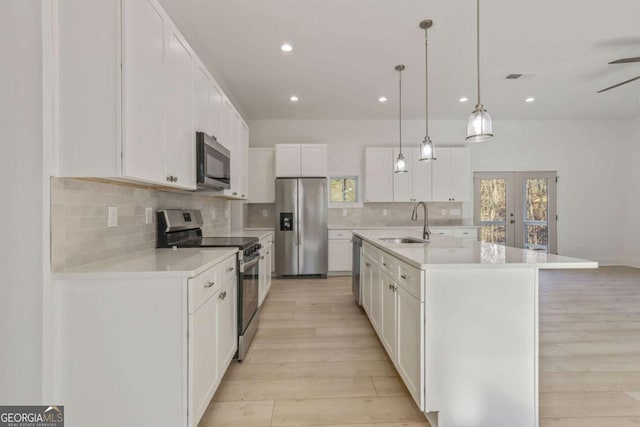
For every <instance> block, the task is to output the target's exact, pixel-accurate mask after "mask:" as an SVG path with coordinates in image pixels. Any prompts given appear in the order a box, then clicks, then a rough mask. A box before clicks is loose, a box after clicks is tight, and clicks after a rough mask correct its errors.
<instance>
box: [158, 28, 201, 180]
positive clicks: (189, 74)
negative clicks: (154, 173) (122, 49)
mask: <svg viewBox="0 0 640 427" xmlns="http://www.w3.org/2000/svg"><path fill="white" fill-rule="evenodd" d="M193 62H194V58H193V53H192V51H191V49H190V48H189V46H188V45H187V43H186V41H185V40H184V39H183V38H182V36H181V35H180V33H179V32H178V30H177V29H176V28H171V31H169V35H168V48H167V52H166V79H167V83H166V85H165V87H166V90H165V97H166V106H165V111H166V116H165V135H166V139H165V163H164V164H165V173H166V174H167V181H168V182H173V183H174V184H175V185H177V186H180V187H186V188H195V185H196V183H195V148H194V147H195V132H194V131H193V74H194V73H193V71H194V70H193Z"/></svg>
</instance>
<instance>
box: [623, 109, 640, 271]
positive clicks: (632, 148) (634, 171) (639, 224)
mask: <svg viewBox="0 0 640 427" xmlns="http://www.w3.org/2000/svg"><path fill="white" fill-rule="evenodd" d="M629 135H630V137H629V140H628V141H629V144H628V151H627V156H626V163H625V166H626V168H625V169H626V170H627V171H628V175H627V179H626V180H625V181H624V184H623V185H624V187H625V197H624V199H625V202H626V206H625V208H626V222H625V224H626V227H625V232H624V239H625V255H626V263H627V264H628V265H632V266H634V267H639V268H640V166H638V163H639V162H640V117H638V118H636V119H635V120H632V121H630V122H629Z"/></svg>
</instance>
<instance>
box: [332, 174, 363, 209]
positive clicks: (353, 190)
mask: <svg viewBox="0 0 640 427" xmlns="http://www.w3.org/2000/svg"><path fill="white" fill-rule="evenodd" d="M330 183H331V194H330V200H329V201H330V202H331V203H358V177H357V176H336V177H331V178H330Z"/></svg>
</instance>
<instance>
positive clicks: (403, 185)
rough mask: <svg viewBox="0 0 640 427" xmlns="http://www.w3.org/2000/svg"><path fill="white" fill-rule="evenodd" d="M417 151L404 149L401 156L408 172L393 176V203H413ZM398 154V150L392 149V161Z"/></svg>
mask: <svg viewBox="0 0 640 427" xmlns="http://www.w3.org/2000/svg"><path fill="white" fill-rule="evenodd" d="M417 151H418V150H416V149H414V148H405V149H404V150H402V154H403V155H404V157H405V159H406V160H407V167H408V171H407V172H405V173H394V174H393V201H394V202H413V172H414V169H415V165H414V159H415V158H416V156H417V155H418V152H417ZM399 154H400V149H399V148H394V149H393V159H394V160H395V159H397V158H398V155H399Z"/></svg>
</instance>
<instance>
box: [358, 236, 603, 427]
mask: <svg viewBox="0 0 640 427" xmlns="http://www.w3.org/2000/svg"><path fill="white" fill-rule="evenodd" d="M354 234H355V235H357V236H358V237H360V238H362V239H363V241H364V248H363V255H362V257H363V263H361V265H362V266H363V267H362V268H363V272H362V273H361V278H362V279H361V286H365V287H369V288H370V289H369V290H368V295H370V301H371V302H372V304H369V306H368V308H367V307H365V303H364V302H363V307H365V311H366V312H367V314H368V316H369V318H370V320H371V322H372V325H373V326H374V329H376V331H377V332H378V334H379V335H380V338H381V341H382V342H383V345H384V346H385V348H386V349H387V352H389V355H390V357H391V359H392V361H393V362H394V365H395V366H396V368H397V369H398V371H399V373H400V376H401V377H402V378H403V380H404V382H405V384H406V385H407V387H408V388H409V390H410V391H411V390H412V387H411V386H413V388H414V389H415V392H413V393H412V396H413V397H414V399H415V400H416V403H417V404H418V406H419V407H420V410H421V411H423V412H424V413H425V414H426V416H427V418H428V419H429V421H430V422H431V424H432V426H433V427H436V426H439V427H463V426H465V427H466V426H474V427H484V426H486V427H489V426H491V427H496V426H505V427H507V426H519V427H536V426H538V272H539V270H540V269H575V268H597V266H598V264H597V263H596V262H593V261H586V260H581V259H576V258H570V257H565V256H560V255H554V254H547V253H542V252H538V251H530V250H523V249H517V248H511V247H505V246H501V245H496V244H491V243H481V242H475V241H469V240H461V239H450V238H439V239H433V240H432V241H431V242H430V243H425V244H415V243H412V244H394V243H388V242H384V241H381V240H380V239H379V237H380V236H379V235H377V234H376V233H375V232H354ZM367 264H368V265H369V266H368V267H367ZM367 268H368V269H372V270H371V271H372V272H370V273H368V275H367V274H365V273H366V272H365V269H367ZM376 268H377V269H378V271H377V272H376V271H375V269H376ZM412 275H413V276H416V279H415V281H416V282H418V283H417V285H416V286H415V287H414V288H413V289H412V287H411V283H412V281H411V280H410V279H411V277H412ZM367 279H369V280H368V282H367ZM405 290H406V291H408V293H411V291H413V292H412V295H413V296H415V297H416V301H415V303H416V305H415V307H419V309H417V308H416V309H415V310H414V312H415V313H419V315H416V316H413V317H411V318H410V317H408V316H406V315H405V316H403V313H407V312H408V311H407V310H406V309H403V307H411V305H410V304H407V303H406V301H412V300H411V299H409V298H406V297H404V298H403V293H404V292H405ZM362 292H363V295H364V294H366V293H367V291H366V290H363V291H362ZM391 292H394V293H395V296H388V295H391V294H390V293H391ZM378 294H380V296H379V297H378ZM378 300H379V301H380V303H379V304H377V305H376V304H375V302H376V301H378ZM385 301H386V306H385ZM403 301H405V302H403ZM391 305H394V308H393V309H392V308H390V306H391ZM391 313H393V314H394V315H395V324H394V325H391V326H389V325H388V324H389V322H391V315H390V314H391ZM385 314H386V317H385ZM409 318H410V319H413V320H411V322H413V321H414V320H417V321H418V323H419V325H417V326H416V325H414V324H407V319H409ZM385 325H387V326H385ZM393 328H395V333H393V334H390V333H389V332H388V331H390V330H392V329H393ZM407 330H415V332H414V333H413V335H411V334H410V333H407V332H406V331H407ZM390 335H393V339H395V343H394V345H391V344H389V341H390V340H391V339H390V338H389V336H390ZM403 337H404V338H405V339H404V340H403ZM411 337H413V338H414V339H415V340H417V341H418V345H415V346H412V345H410V343H409V342H408V341H410V339H411ZM390 349H391V350H392V351H390ZM408 352H409V353H413V354H408ZM412 356H413V358H412ZM410 360H415V363H414V364H413V365H415V369H413V370H412V369H411V368H410V367H411V366H412V364H411V363H408V362H407V361H410ZM407 366H409V368H407ZM411 372H413V375H411Z"/></svg>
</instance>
